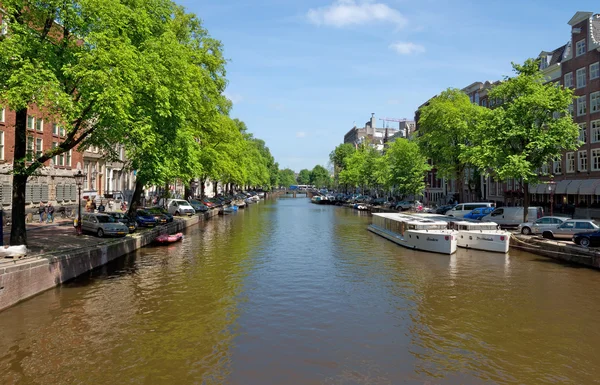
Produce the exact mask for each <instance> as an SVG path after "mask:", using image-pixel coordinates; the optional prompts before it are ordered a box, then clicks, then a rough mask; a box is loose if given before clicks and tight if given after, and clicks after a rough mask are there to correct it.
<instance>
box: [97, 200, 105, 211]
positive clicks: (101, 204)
mask: <svg viewBox="0 0 600 385" xmlns="http://www.w3.org/2000/svg"><path fill="white" fill-rule="evenodd" d="M105 210H106V207H104V203H102V200H100V205H99V206H98V212H99V213H103V212H104V211H105Z"/></svg>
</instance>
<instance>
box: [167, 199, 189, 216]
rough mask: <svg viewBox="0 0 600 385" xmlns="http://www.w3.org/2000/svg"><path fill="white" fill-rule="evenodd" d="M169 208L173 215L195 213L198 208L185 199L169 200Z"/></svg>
mask: <svg viewBox="0 0 600 385" xmlns="http://www.w3.org/2000/svg"><path fill="white" fill-rule="evenodd" d="M167 210H168V211H169V213H171V214H173V215H188V216H191V215H194V214H195V213H196V210H194V208H193V207H192V206H190V203H189V202H188V201H186V200H183V199H169V200H168V201H167Z"/></svg>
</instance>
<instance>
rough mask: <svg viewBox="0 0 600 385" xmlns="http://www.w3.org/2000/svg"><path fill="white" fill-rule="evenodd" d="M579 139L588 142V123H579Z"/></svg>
mask: <svg viewBox="0 0 600 385" xmlns="http://www.w3.org/2000/svg"><path fill="white" fill-rule="evenodd" d="M579 141H581V142H583V143H587V124H585V123H579Z"/></svg>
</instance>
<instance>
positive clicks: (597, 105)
mask: <svg viewBox="0 0 600 385" xmlns="http://www.w3.org/2000/svg"><path fill="white" fill-rule="evenodd" d="M598 111H600V91H597V92H592V93H591V94H590V112H598Z"/></svg>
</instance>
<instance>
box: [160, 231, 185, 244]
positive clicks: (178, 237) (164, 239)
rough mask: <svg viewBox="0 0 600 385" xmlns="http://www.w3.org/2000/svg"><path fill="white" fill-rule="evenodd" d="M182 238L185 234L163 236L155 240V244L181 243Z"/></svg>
mask: <svg viewBox="0 0 600 385" xmlns="http://www.w3.org/2000/svg"><path fill="white" fill-rule="evenodd" d="M182 238H183V233H177V234H172V235H169V234H161V235H159V236H158V237H156V239H154V242H156V243H160V244H163V245H166V244H169V243H173V242H177V241H181V239H182Z"/></svg>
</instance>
